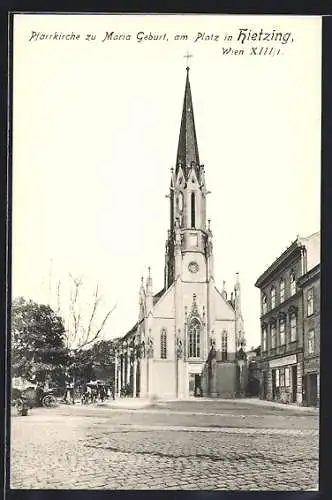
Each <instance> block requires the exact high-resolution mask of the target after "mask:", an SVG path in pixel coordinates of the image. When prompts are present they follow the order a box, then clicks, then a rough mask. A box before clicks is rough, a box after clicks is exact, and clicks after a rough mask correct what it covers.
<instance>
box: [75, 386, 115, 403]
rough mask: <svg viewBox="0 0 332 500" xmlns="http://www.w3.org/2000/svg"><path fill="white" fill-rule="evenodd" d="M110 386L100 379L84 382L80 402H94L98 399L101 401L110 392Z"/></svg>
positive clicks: (106, 397)
mask: <svg viewBox="0 0 332 500" xmlns="http://www.w3.org/2000/svg"><path fill="white" fill-rule="evenodd" d="M112 392H113V391H112V389H111V386H110V385H109V384H107V383H106V382H104V381H102V380H93V381H92V380H91V381H90V382H88V383H86V384H84V386H83V387H82V393H81V403H82V404H88V403H96V402H97V401H98V400H99V401H101V402H103V401H105V399H108V397H109V393H112Z"/></svg>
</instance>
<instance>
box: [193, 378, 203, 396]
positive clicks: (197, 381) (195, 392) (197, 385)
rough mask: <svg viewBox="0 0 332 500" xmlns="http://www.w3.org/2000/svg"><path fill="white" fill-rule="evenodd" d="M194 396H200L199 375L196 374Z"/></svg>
mask: <svg viewBox="0 0 332 500" xmlns="http://www.w3.org/2000/svg"><path fill="white" fill-rule="evenodd" d="M194 396H202V387H201V376H200V375H197V374H196V375H195V390H194Z"/></svg>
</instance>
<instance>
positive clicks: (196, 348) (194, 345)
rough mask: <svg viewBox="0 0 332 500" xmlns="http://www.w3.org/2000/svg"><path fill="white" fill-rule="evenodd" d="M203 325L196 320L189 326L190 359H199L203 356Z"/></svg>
mask: <svg viewBox="0 0 332 500" xmlns="http://www.w3.org/2000/svg"><path fill="white" fill-rule="evenodd" d="M200 344H201V324H200V322H199V321H198V319H196V318H194V319H193V320H192V321H191V323H190V326H189V346H188V347H189V352H188V354H189V358H199V357H200V355H201V349H200V347H201V346H200Z"/></svg>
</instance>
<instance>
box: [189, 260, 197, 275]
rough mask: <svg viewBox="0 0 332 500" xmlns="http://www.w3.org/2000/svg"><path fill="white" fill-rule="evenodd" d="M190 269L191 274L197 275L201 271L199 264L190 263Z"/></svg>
mask: <svg viewBox="0 0 332 500" xmlns="http://www.w3.org/2000/svg"><path fill="white" fill-rule="evenodd" d="M188 269H189V271H190V272H191V273H197V271H198V269H199V267H198V264H197V262H190V264H189V266H188Z"/></svg>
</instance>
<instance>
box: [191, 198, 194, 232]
mask: <svg viewBox="0 0 332 500" xmlns="http://www.w3.org/2000/svg"><path fill="white" fill-rule="evenodd" d="M191 227H195V193H191Z"/></svg>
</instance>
